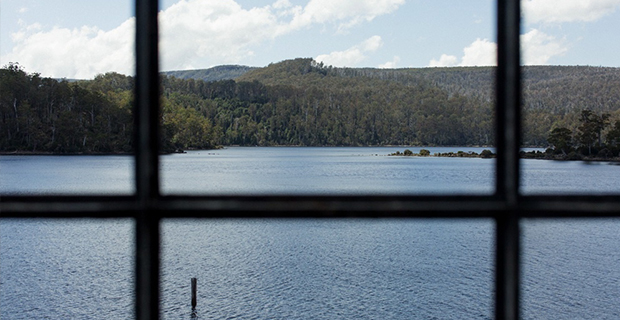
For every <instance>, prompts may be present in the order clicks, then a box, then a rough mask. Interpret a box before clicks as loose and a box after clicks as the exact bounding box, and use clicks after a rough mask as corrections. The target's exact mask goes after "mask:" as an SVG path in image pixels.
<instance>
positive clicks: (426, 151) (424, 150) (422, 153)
mask: <svg viewBox="0 0 620 320" xmlns="http://www.w3.org/2000/svg"><path fill="white" fill-rule="evenodd" d="M430 155H431V152H430V151H428V150H426V149H422V150H420V156H422V157H428V156H430Z"/></svg>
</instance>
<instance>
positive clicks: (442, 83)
mask: <svg viewBox="0 0 620 320" xmlns="http://www.w3.org/2000/svg"><path fill="white" fill-rule="evenodd" d="M209 70H211V71H212V72H215V73H218V74H226V73H230V72H233V71H234V70H237V71H239V72H240V73H243V75H242V76H240V77H239V78H237V80H236V81H233V80H221V81H215V82H205V81H202V80H195V79H187V80H184V79H179V78H177V77H166V76H162V78H161V81H162V92H163V99H162V120H161V121H162V122H161V124H162V145H163V146H164V150H166V151H167V150H175V149H191V148H210V147H214V146H216V145H261V146H268V145H300V146H366V145H420V146H426V145H429V146H433V145H492V144H493V122H494V121H493V117H494V115H493V101H492V89H493V80H492V79H493V72H494V68H490V67H472V68H424V69H396V70H394V69H371V68H363V69H353V68H334V67H331V66H325V65H323V64H321V63H316V62H315V61H313V60H312V59H295V60H289V61H283V62H280V63H275V64H271V65H269V66H268V67H266V68H260V69H252V70H249V69H246V68H245V67H238V66H223V67H220V68H213V69H209ZM248 70H249V71H248ZM524 72H525V73H524V75H525V83H524V88H525V89H524V94H525V95H526V101H525V107H524V114H525V121H524V135H523V136H524V141H526V144H535V145H538V146H546V145H547V143H548V140H547V133H549V132H550V130H551V128H564V129H566V130H568V131H569V132H575V133H578V134H579V135H576V138H584V139H585V138H588V137H592V134H589V135H586V134H585V133H586V132H588V133H594V136H595V138H594V140H595V142H594V143H593V144H592V143H591V145H590V147H589V148H588V149H591V150H588V151H591V152H586V154H590V153H592V154H595V152H598V150H600V149H602V148H601V147H600V145H601V143H602V141H601V140H602V137H603V136H605V138H606V142H607V143H608V144H609V145H608V146H607V148H608V149H609V150H610V151H611V152H612V153H614V152H615V150H617V149H618V148H617V145H618V141H620V125H618V124H616V125H617V126H618V129H614V128H612V129H611V130H607V129H606V127H605V126H606V125H607V124H608V123H609V122H610V120H611V118H614V119H617V117H619V116H620V111H619V110H618V109H617V108H618V105H620V104H619V102H620V91H619V90H618V88H620V72H618V69H614V68H590V67H527V68H525V69H524ZM177 75H179V74H177ZM0 76H1V77H2V78H1V81H0V93H2V95H1V96H0V123H1V124H2V126H1V127H0V150H2V151H11V150H22V151H24V150H33V151H51V152H125V151H128V150H131V127H132V120H131V106H132V105H133V103H132V99H133V98H132V97H133V95H132V90H133V78H131V77H126V76H123V75H119V74H116V73H108V74H105V75H100V76H97V77H96V78H95V79H94V80H91V81H78V82H74V83H69V82H65V81H60V82H59V81H56V80H53V79H48V78H45V79H43V78H40V77H39V76H38V75H36V74H33V75H27V74H25V73H24V72H23V71H22V70H21V69H20V68H19V66H18V65H9V66H8V67H6V68H5V69H2V73H1V74H0ZM578 76H579V77H578ZM603 80H605V81H603ZM593 84H594V85H593ZM563 86H567V87H569V88H571V90H570V91H562V88H563ZM566 97H568V98H566ZM571 99H572V100H571ZM556 100H557V101H562V103H566V105H564V106H562V105H561V104H559V103H558V102H557V101H556ZM573 100H574V101H582V102H583V103H584V105H585V104H586V103H587V102H588V101H589V102H590V105H592V110H596V113H593V114H600V113H602V112H603V111H604V112H605V113H603V116H600V117H599V119H600V120H601V121H599V122H597V121H598V120H597V121H595V120H596V119H595V118H594V117H593V116H589V117H586V118H587V119H589V120H588V121H589V122H582V121H581V120H582V119H583V117H581V116H580V114H579V111H577V109H576V108H575V107H574V105H573V102H570V101H573ZM593 112H594V111H593ZM605 114H609V116H604V115H605ZM597 123H602V126H601V125H598V127H597V126H596V125H595V124H597ZM586 124H587V125H586ZM578 127H579V128H581V129H583V130H581V129H580V130H579V132H578V130H577V128H578ZM582 127H583V128H582ZM582 133H583V134H582ZM605 133H606V135H605ZM556 138H557V137H556ZM591 140H592V139H591ZM584 141H585V140H584ZM596 141H598V143H596ZM549 143H552V144H553V145H554V146H556V151H557V150H558V146H560V147H559V149H560V150H559V151H557V152H559V153H568V152H569V151H570V150H571V149H570V147H571V142H570V139H568V138H566V135H564V143H563V144H562V143H561V142H559V141H558V140H557V139H556V140H554V137H553V135H550V140H549ZM562 146H566V148H564V147H562ZM581 150H582V151H583V148H582V149H581ZM454 155H455V156H457V154H454ZM458 156H466V155H458ZM467 156H470V155H467Z"/></svg>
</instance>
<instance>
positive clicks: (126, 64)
mask: <svg viewBox="0 0 620 320" xmlns="http://www.w3.org/2000/svg"><path fill="white" fill-rule="evenodd" d="M134 25H135V21H134V19H133V18H132V19H129V20H127V21H125V22H124V23H123V24H121V25H120V26H118V27H117V28H115V29H113V30H110V31H108V32H104V31H102V30H99V29H98V28H96V27H86V26H84V27H82V28H76V29H66V28H53V29H51V30H48V31H41V30H42V27H41V26H40V25H38V24H33V25H30V26H26V27H24V28H22V30H21V31H19V32H17V33H15V34H13V35H12V40H13V42H15V43H16V45H15V46H14V47H13V50H12V51H11V52H10V53H8V54H7V55H5V56H3V57H2V61H3V62H6V61H13V62H19V63H20V64H21V65H23V66H25V67H26V68H27V69H28V70H32V71H33V72H39V73H41V74H42V75H44V76H53V77H67V78H79V79H84V78H91V77H93V76H94V75H96V74H98V73H103V72H107V71H117V72H121V73H125V74H132V73H133V65H134V58H133V56H134V54H133V52H134V50H133V48H134V41H133V30H134V29H135V28H134Z"/></svg>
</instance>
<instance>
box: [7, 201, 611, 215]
mask: <svg viewBox="0 0 620 320" xmlns="http://www.w3.org/2000/svg"><path fill="white" fill-rule="evenodd" d="M143 205H144V204H143V203H140V201H139V200H138V198H137V197H132V196H119V197H109V196H104V197H94V196H82V197H80V196H36V197H32V196H9V197H3V198H0V218H9V217H13V218H25V217H40V218H135V217H136V216H137V214H138V213H139V212H140V211H141V210H145V208H144V207H143ZM146 210H147V211H149V215H152V216H155V215H156V216H157V217H160V218H177V217H181V218H189V217H192V218H233V217H235V218H252V217H263V218H269V217H273V218H283V217H289V218H309V217H323V218H330V217H360V218H365V217H366V218H382V217H386V218H387V217H404V218H407V217H410V218H494V217H497V216H498V215H503V214H505V213H507V212H511V211H510V210H517V211H518V212H519V215H520V217H524V218H574V217H584V218H587V217H620V197H618V196H522V197H520V198H519V200H518V202H517V206H516V207H514V206H509V205H508V204H507V203H506V202H505V201H502V200H500V199H499V198H497V197H494V196H167V197H162V198H160V199H158V200H156V201H154V202H153V203H152V204H151V206H150V208H146Z"/></svg>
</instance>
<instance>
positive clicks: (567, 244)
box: [0, 147, 620, 319]
mask: <svg viewBox="0 0 620 320" xmlns="http://www.w3.org/2000/svg"><path fill="white" fill-rule="evenodd" d="M404 149H405V148H403V147H400V148H398V147H391V148H228V149H222V150H210V151H191V152H188V153H186V154H174V155H167V156H163V157H162V163H161V168H162V191H163V193H165V194H179V193H189V194H274V193H285V194H442V193H447V194H489V193H491V192H492V191H493V183H494V182H493V181H494V177H493V170H494V169H493V166H494V160H492V159H470V158H432V157H431V158H409V157H388V156H387V154H389V153H392V152H395V151H397V150H398V151H401V152H402V151H403V150H404ZM427 149H429V150H431V152H449V151H453V152H455V151H458V150H463V151H476V152H480V151H481V150H482V148H427ZM411 150H412V151H414V152H418V151H419V148H411ZM522 168H523V175H524V179H523V192H524V193H526V194H537V193H556V194H557V193H590V194H616V193H617V190H620V182H618V180H619V179H617V178H614V177H617V176H618V172H617V171H618V170H620V167H618V166H615V165H610V164H607V163H595V164H591V163H585V162H557V161H542V160H524V161H522ZM132 170H133V163H132V159H131V157H127V156H29V157H27V156H0V193H1V194H75V193H80V192H83V193H87V194H98V193H102V194H128V193H130V192H132V190H133V183H132V182H131V175H132ZM133 228H134V224H133V222H132V221H131V220H128V219H118V220H116V219H113V220H81V219H78V220H48V219H43V220H28V219H8V220H6V219H3V220H0V318H1V319H33V318H35V319H43V318H47V319H131V318H132V317H133V268H134V262H133V254H134V247H133V237H134V234H133ZM522 228H523V229H522V230H523V235H524V236H523V248H522V251H523V258H524V261H523V269H522V270H523V279H522V280H523V281H522V294H523V296H522V299H523V304H522V307H523V313H522V314H523V318H524V319H617V318H620V307H619V306H620V268H618V266H619V265H620V250H619V249H618V248H619V247H618V243H620V223H619V221H618V220H617V219H597V220H578V219H577V220H545V219H540V220H524V221H523V222H522ZM493 235H494V223H493V221H492V220H487V219H478V220H432V219H431V220H398V219H387V220H383V219H380V220H355V219H354V220H329V221H323V220H301V221H299V220H287V219H283V220H261V219H248V220H226V219H222V220H164V221H163V222H162V284H161V286H162V318H164V319H191V318H197V319H433V318H437V319H489V318H491V317H492V314H493V250H494V249H493V247H494V242H493ZM192 277H196V278H198V308H197V310H196V313H195V314H192V312H191V307H190V278H192Z"/></svg>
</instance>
